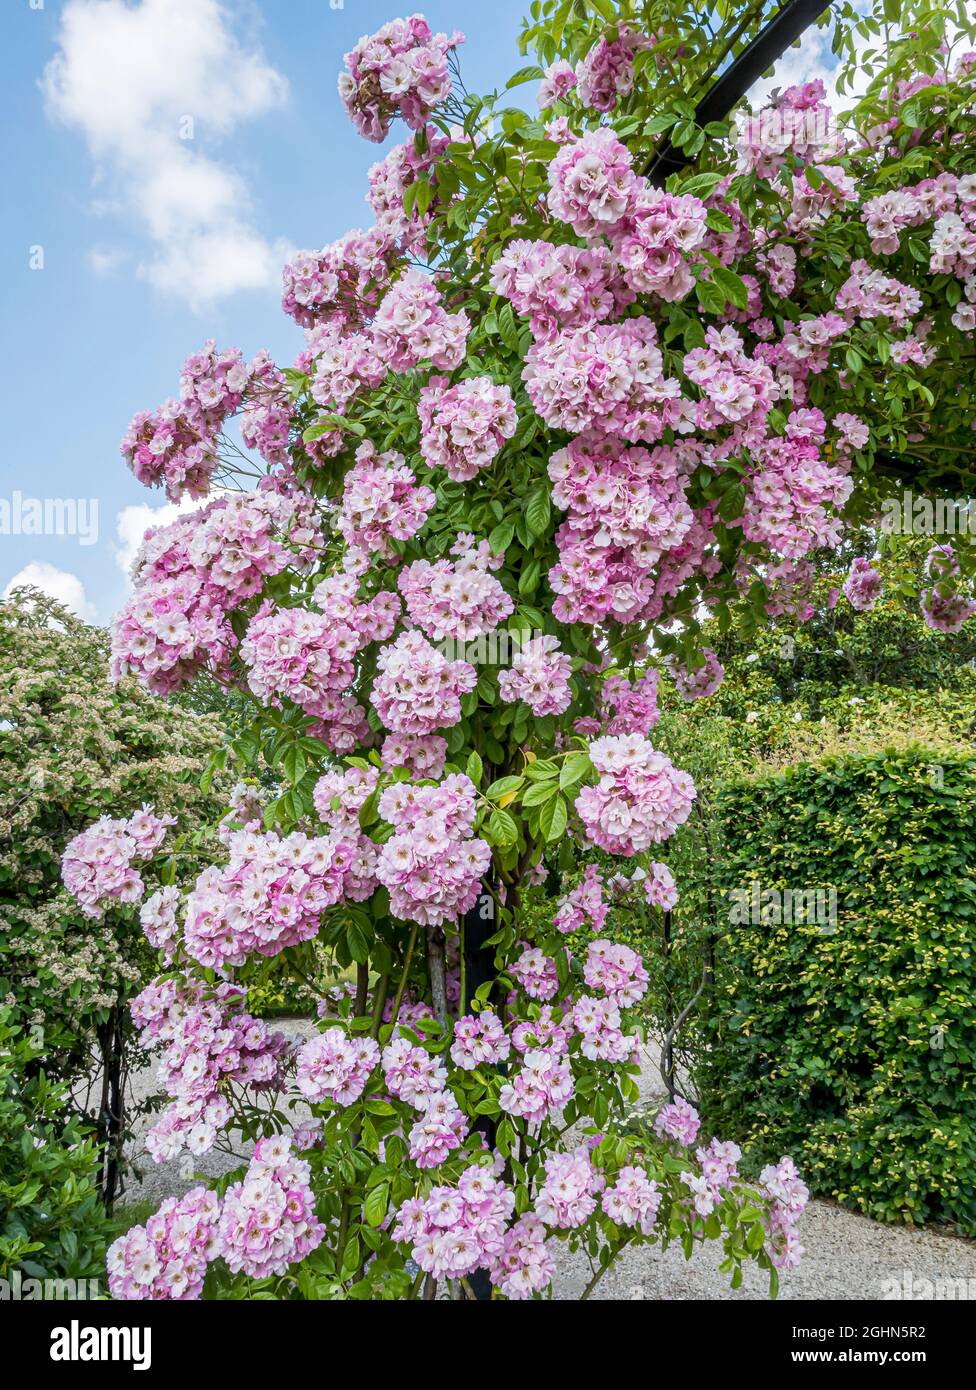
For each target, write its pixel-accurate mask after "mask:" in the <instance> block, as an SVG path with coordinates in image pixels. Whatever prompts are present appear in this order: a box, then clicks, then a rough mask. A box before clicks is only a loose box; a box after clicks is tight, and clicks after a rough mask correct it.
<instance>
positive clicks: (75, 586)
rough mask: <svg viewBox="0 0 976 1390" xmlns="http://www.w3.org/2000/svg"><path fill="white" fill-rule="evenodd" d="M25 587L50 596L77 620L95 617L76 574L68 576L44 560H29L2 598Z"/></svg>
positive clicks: (92, 607)
mask: <svg viewBox="0 0 976 1390" xmlns="http://www.w3.org/2000/svg"><path fill="white" fill-rule="evenodd" d="M25 585H31V586H32V587H33V588H35V589H40V590H41V592H42V593H44V594H48V595H50V597H51V598H53V599H55V600H56V601H57V602H58V603H60V604H62V605H63V606H64V607H65V608H67V609H68V610H69V611H70V612H71V613H74V614H76V615H77V616H78V617H79V618H85V619H89V620H90V619H91V618H93V617H94V616H95V608H94V605H93V604H91V603H89V602H88V598H87V596H86V594H85V586H84V584H82V582H81V580H80V579H79V578H78V576H77V575H76V574H69V573H68V572H67V570H59V569H58V568H57V566H55V565H49V564H48V563H47V562H46V561H44V560H31V561H30V562H29V563H28V564H26V565H25V566H24V568H23V569H22V570H19V571H18V572H17V574H15V575H14V577H13V579H11V581H10V583H9V584H8V585H7V587H6V588H5V589H4V591H3V596H4V598H9V597H10V595H11V594H12V593H13V591H14V589H19V588H21V587H22V586H25Z"/></svg>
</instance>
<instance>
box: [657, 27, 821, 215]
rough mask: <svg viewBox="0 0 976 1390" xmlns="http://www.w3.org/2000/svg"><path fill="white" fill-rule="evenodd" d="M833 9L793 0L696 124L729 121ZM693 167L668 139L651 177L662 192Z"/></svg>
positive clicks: (705, 104) (731, 69)
mask: <svg viewBox="0 0 976 1390" xmlns="http://www.w3.org/2000/svg"><path fill="white" fill-rule="evenodd" d="M829 8H830V0H789V3H788V4H786V5H784V6H783V8H782V9H781V10H778V11H777V13H776V14H775V15H774V16H773V18H772V19H771V20H770V21H769V23H768V24H766V25H764V27H763V28H762V29H760V31H759V33H758V34H757V35H756V37H755V38H754V39H753V40H752V43H750V44H749V45H748V46H747V47H746V48H744V49H743V50H742V52H741V53H740V54H739V56H738V57H737V58H736V59H735V60H734V61H733V62H732V63H730V64H729V66H728V67H727V68H726V69H725V71H724V72H723V73H722V74H721V75H720V76H719V77H718V79H717V80H716V82H715V84H714V86H713V87H711V88H710V89H709V91H708V92H706V94H705V95H704V96H703V97H702V99H701V101H700V102H699V103H698V105H697V107H696V108H695V124H696V125H699V126H704V125H707V124H708V123H709V121H723V120H725V118H726V116H728V114H729V112H730V111H732V110H733V109H734V107H735V105H736V103H737V102H738V101H740V100H741V98H742V97H744V96H745V94H746V92H748V90H749V88H750V87H751V86H752V84H753V83H754V82H755V81H756V80H757V79H758V78H760V77H761V76H762V75H763V73H764V72H765V71H766V70H767V68H770V67H772V65H773V64H774V63H775V62H776V60H777V59H778V58H781V57H782V56H783V54H784V53H785V52H786V50H787V49H788V48H789V46H790V44H791V43H794V42H795V41H796V40H797V39H798V38H799V37H800V35H801V34H802V33H803V31H804V29H807V28H808V27H809V26H810V25H811V24H813V23H814V21H815V20H817V19H819V18H820V16H821V15H822V14H823V12H824V10H827V9H829ZM690 163H691V160H690V159H689V157H688V155H686V154H685V153H684V151H683V150H679V149H676V148H675V146H674V145H672V144H671V141H670V139H668V140H666V141H665V142H664V144H663V145H662V146H661V148H660V150H659V151H658V152H657V154H656V156H655V157H654V160H653V161H652V163H651V165H650V167H649V168H648V170H647V177H648V178H649V179H650V181H651V183H653V184H656V185H657V186H658V187H659V188H660V187H663V185H664V181H665V179H666V178H667V177H668V175H669V174H673V173H676V172H677V170H678V169H683V168H684V167H685V165H686V164H690Z"/></svg>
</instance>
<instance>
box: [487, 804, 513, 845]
mask: <svg viewBox="0 0 976 1390" xmlns="http://www.w3.org/2000/svg"><path fill="white" fill-rule="evenodd" d="M487 829H488V835H489V837H490V839H491V842H492V844H495V845H497V846H498V847H499V849H505V848H506V847H507V846H508V845H514V844H515V842H516V840H517V839H518V825H517V823H516V821H515V818H514V816H510V815H509V814H508V812H507V811H502V810H495V811H492V813H491V816H490V817H489V819H488V827H487Z"/></svg>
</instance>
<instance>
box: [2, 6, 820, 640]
mask: <svg viewBox="0 0 976 1390" xmlns="http://www.w3.org/2000/svg"><path fill="white" fill-rule="evenodd" d="M527 3H528V0H491V3H490V4H489V3H483V4H473V3H465V4H461V3H459V2H458V0H454V2H453V3H450V0H431V3H428V4H426V5H425V6H424V7H423V9H424V13H425V14H426V16H427V18H428V20H429V22H430V23H431V25H432V27H434V28H437V29H445V30H452V29H455V28H462V29H463V30H464V31H465V32H466V35H467V43H466V44H465V45H464V47H463V48H462V50H461V59H462V70H463V73H464V78H465V82H466V85H467V86H468V88H469V89H470V90H474V91H484V90H487V89H489V88H491V87H494V86H501V85H503V83H504V82H505V80H506V79H507V77H508V76H509V75H510V74H511V72H513V71H514V70H515V69H516V68H518V67H519V66H521V65H522V63H523V62H524V61H525V60H524V59H522V58H521V57H520V55H519V54H518V50H517V36H518V33H519V30H520V21H521V17H522V14H523V13H524V12H525V9H526V8H527ZM333 6H335V7H333ZM412 10H413V6H412V5H408V6H404V7H403V8H402V9H400V8H399V7H398V6H397V5H396V4H395V3H394V0H344V3H343V4H342V6H341V7H340V6H339V5H338V4H337V0H332V3H330V0H233V2H232V3H231V0H223V3H221V0H4V4H3V15H2V18H0V54H2V57H0V73H2V79H3V85H2V89H0V90H2V91H3V98H2V100H3V104H4V108H5V110H4V117H5V119H4V122H3V124H4V128H5V130H6V132H7V136H8V138H7V140H6V141H5V142H4V144H3V148H2V150H0V161H2V165H0V177H2V187H3V189H4V191H5V195H6V196H5V202H6V204H7V207H6V216H5V218H4V220H3V224H2V228H0V254H2V265H3V271H2V277H0V294H2V299H0V341H2V350H3V360H4V363H5V370H4V372H3V375H2V387H0V391H2V397H3V406H4V410H3V418H4V444H5V449H4V454H3V461H2V465H0V511H2V507H3V501H4V499H6V501H7V502H8V503H12V501H13V497H14V494H15V492H18V491H19V492H20V493H21V494H22V495H23V496H24V497H26V498H31V497H39V498H58V497H63V498H82V499H97V502H98V508H99V513H98V521H99V525H98V539H97V541H96V542H95V543H93V544H89V545H83V544H81V543H80V539H79V537H78V536H58V535H41V536H33V535H32V536H24V535H19V536H18V535H11V534H0V592H2V591H3V590H4V589H5V588H6V587H7V586H8V584H9V583H10V581H11V579H13V578H14V577H15V576H17V575H19V574H22V573H23V571H24V569H25V567H31V569H30V573H31V574H32V575H33V576H34V577H38V575H41V576H42V577H43V578H44V583H45V586H48V587H51V588H52V589H53V591H55V592H57V593H58V594H59V595H61V596H63V597H64V598H66V599H68V601H69V602H70V603H71V605H72V606H74V607H75V608H76V609H78V610H79V611H81V612H82V613H83V614H84V615H85V616H86V617H89V618H91V619H93V620H95V621H98V622H103V623H104V622H107V621H108V620H109V619H110V617H111V615H112V613H113V612H114V610H115V609H116V608H117V607H118V606H119V605H120V604H121V603H122V602H123V601H124V599H125V596H126V593H127V588H128V585H127V580H126V578H125V574H124V570H123V567H122V565H121V564H120V560H119V556H120V549H121V550H123V551H124V547H125V544H128V545H129V546H131V545H132V543H133V541H134V538H135V536H136V535H137V534H141V531H142V530H143V529H144V528H145V526H146V525H148V524H149V523H150V521H151V520H152V517H151V514H150V513H149V512H148V510H147V508H149V507H158V506H160V505H161V504H162V503H163V501H164V499H163V498H162V497H161V496H160V495H159V494H158V493H150V492H148V491H147V490H146V489H145V488H143V487H141V486H140V485H139V484H138V483H136V482H135V480H134V479H133V478H132V477H131V476H130V475H129V473H128V472H127V470H126V468H125V466H124V464H123V463H122V460H121V459H120V457H119V454H118V441H119V439H120V437H121V435H122V433H123V431H124V429H125V426H126V425H127V423H128V421H129V419H130V418H131V416H132V415H133V414H134V413H135V411H136V410H138V409H143V408H151V407H154V406H156V405H158V404H159V403H161V402H162V401H163V400H164V399H165V398H166V397H168V396H171V395H176V394H177V393H178V373H179V367H180V364H181V363H182V361H183V358H184V357H185V356H186V354H187V353H188V352H190V351H193V350H195V349H196V348H198V347H199V346H200V345H201V344H202V342H203V341H204V340H205V339H206V338H209V337H213V338H216V339H217V342H218V345H219V346H222V347H223V346H229V345H238V346H240V347H241V348H242V349H243V350H244V352H245V354H246V355H247V356H248V357H250V356H251V355H252V354H253V353H254V352H255V351H257V350H258V349H259V348H267V349H268V350H269V351H270V352H271V353H272V355H273V356H274V357H275V358H276V359H277V360H278V361H280V362H282V363H288V362H290V361H291V360H292V359H293V357H294V355H295V353H296V351H297V350H298V348H299V347H300V343H301V335H300V331H299V330H298V329H297V328H296V327H295V326H294V325H293V324H292V323H291V321H290V320H289V319H287V318H285V316H284V315H283V314H282V313H281V312H280V309H279V307H278V276H279V271H280V264H281V261H282V260H283V259H284V257H285V255H286V254H287V249H288V248H289V247H317V246H320V245H322V244H323V243H324V242H327V241H330V240H332V239H333V238H335V237H337V236H340V235H341V234H342V233H343V232H344V231H346V230H347V229H348V228H350V227H352V226H366V225H368V223H369V220H370V215H369V211H368V209H367V208H366V205H365V203H364V201H363V198H364V194H365V190H366V171H367V169H368V167H369V165H370V164H371V163H372V162H373V161H374V160H375V159H376V158H378V157H379V156H380V153H381V152H385V150H387V149H388V148H389V147H390V146H391V145H392V144H393V143H395V141H396V140H397V139H402V138H404V131H403V130H402V128H401V127H396V128H395V129H394V131H393V132H392V134H391V136H390V137H389V138H388V140H387V143H386V145H384V146H383V147H382V149H381V147H378V146H375V145H371V144H369V143H368V142H366V141H364V140H362V139H360V138H359V137H358V136H357V135H356V133H355V132H354V130H353V128H352V126H351V125H350V123H349V121H348V119H347V117H346V115H345V112H344V111H343V109H342V106H341V104H340V102H339V99H338V96H337V95H336V86H335V84H336V76H337V73H338V72H339V69H340V67H341V65H342V56H343V54H344V53H345V52H346V51H347V50H348V49H349V48H350V47H351V46H352V45H353V44H354V43H355V41H356V39H357V38H358V37H359V36H360V35H361V34H363V33H369V32H372V31H373V30H375V29H376V28H378V27H379V26H380V25H381V24H382V23H384V22H385V21H386V20H388V19H391V18H393V17H395V16H396V15H397V14H400V13H410V12H412ZM791 57H793V58H794V60H795V55H791ZM791 66H793V63H791ZM531 90H532V89H531V88H526V89H524V91H525V92H527V93H531ZM518 95H521V94H518ZM188 117H189V118H190V122H191V123H190V124H188V123H187V118H188ZM188 133H190V134H192V139H189V140H187V139H185V138H181V137H183V136H185V135H186V134H188ZM32 263H33V266H34V267H35V268H32ZM120 522H121V525H122V529H123V537H122V540H121V541H120V536H119V532H118V527H119V525H120ZM6 529H7V530H9V529H10V528H9V526H8V527H7V528H6ZM38 565H40V566H42V567H45V568H44V569H43V570H42V571H38V570H37V568H36V566H38ZM52 570H53V571H54V573H51V571H52Z"/></svg>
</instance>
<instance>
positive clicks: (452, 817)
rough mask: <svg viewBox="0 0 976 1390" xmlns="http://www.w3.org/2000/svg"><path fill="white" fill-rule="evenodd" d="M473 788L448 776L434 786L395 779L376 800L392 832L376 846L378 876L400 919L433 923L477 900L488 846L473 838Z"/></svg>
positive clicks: (458, 777) (457, 777) (460, 778)
mask: <svg viewBox="0 0 976 1390" xmlns="http://www.w3.org/2000/svg"><path fill="white" fill-rule="evenodd" d="M475 798H476V792H475V788H474V784H473V783H472V782H471V781H470V779H469V778H467V777H464V776H461V775H459V774H451V775H450V776H448V777H445V778H444V780H443V781H442V782H441V783H439V784H438V785H437V786H412V785H411V784H410V783H408V782H397V783H394V785H393V786H391V787H387V788H386V790H385V791H384V792H383V793H382V795H381V796H380V800H379V812H380V815H381V816H382V817H383V818H384V819H385V820H387V821H389V823H390V824H391V825H392V826H393V829H394V834H393V836H392V837H391V838H390V839H389V840H387V841H386V843H385V844H384V845H383V847H382V848H381V850H380V853H379V858H378V861H377V865H376V876H377V878H378V879H379V881H380V883H382V884H384V885H385V887H387V888H388V889H389V891H390V911H391V912H392V914H393V916H394V917H399V918H400V919H401V920H406V921H412V922H420V923H422V924H424V925H426V926H437V925H439V924H440V923H441V922H446V921H449V920H450V919H451V918H454V917H457V916H459V915H460V914H461V913H463V912H467V911H468V909H469V908H471V907H473V906H474V904H475V902H476V901H477V898H478V889H479V885H480V882H481V876H482V874H484V873H485V871H486V870H487V868H488V864H489V862H490V860H491V850H490V848H489V846H488V845H487V844H486V842H485V841H484V840H481V839H476V838H474V837H472V834H471V829H472V826H473V825H474V817H475V808H476V800H475Z"/></svg>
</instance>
